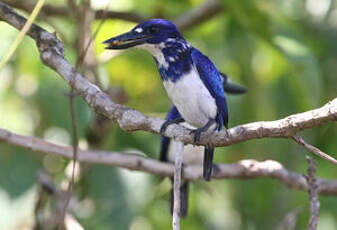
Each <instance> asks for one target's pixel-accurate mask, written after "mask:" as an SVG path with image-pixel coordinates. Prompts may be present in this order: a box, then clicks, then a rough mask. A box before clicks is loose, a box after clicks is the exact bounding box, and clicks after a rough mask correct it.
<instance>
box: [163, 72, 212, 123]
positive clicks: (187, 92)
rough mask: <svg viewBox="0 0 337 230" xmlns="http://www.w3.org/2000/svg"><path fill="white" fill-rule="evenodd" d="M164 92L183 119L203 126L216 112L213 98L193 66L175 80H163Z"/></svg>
mask: <svg viewBox="0 0 337 230" xmlns="http://www.w3.org/2000/svg"><path fill="white" fill-rule="evenodd" d="M164 87H165V89H166V92H167V94H168V96H169V98H170V99H171V101H172V102H173V104H174V105H175V106H176V107H177V109H178V111H179V113H180V114H181V115H182V117H183V118H184V119H185V121H186V122H187V123H189V124H191V125H193V126H195V127H197V128H200V127H203V126H204V125H206V123H207V122H208V121H209V120H210V119H214V118H215V117H216V114H217V106H216V103H215V99H214V98H213V97H212V95H211V94H210V93H209V91H208V90H207V88H206V86H205V85H204V84H203V82H202V81H201V79H200V77H199V74H198V71H197V70H196V69H195V68H192V70H191V71H190V72H189V73H188V74H185V75H184V76H183V77H181V78H180V79H179V80H177V81H176V82H174V83H173V82H172V81H170V80H168V81H164Z"/></svg>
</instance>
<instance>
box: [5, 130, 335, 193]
mask: <svg viewBox="0 0 337 230" xmlns="http://www.w3.org/2000/svg"><path fill="white" fill-rule="evenodd" d="M0 141H3V142H5V143H7V144H10V145H13V146H19V147H23V148H26V149H29V150H31V151H34V152H42V153H46V154H52V155H57V156H61V157H66V158H68V159H72V157H73V148H72V147H70V146H62V145H57V144H53V143H50V142H48V141H45V140H43V139H39V138H36V137H29V136H23V135H18V134H14V133H12V132H9V131H6V130H4V129H0ZM78 161H80V162H86V163H91V164H105V165H113V166H117V167H121V168H126V169H130V170H135V171H142V172H148V173H151V174H155V175H162V176H170V177H172V176H173V175H174V166H173V165H172V164H168V163H163V162H159V161H157V160H153V159H150V158H147V157H143V156H140V155H139V154H138V155H137V154H130V153H129V154H128V153H117V152H110V151H99V150H97V151H95V150H83V149H79V152H78ZM212 176H213V178H214V179H224V178H233V179H235V178H240V179H254V178H272V179H275V180H277V181H279V182H281V183H284V184H286V185H287V186H288V187H290V188H293V189H298V190H305V191H307V190H308V184H307V182H306V179H305V177H304V176H303V175H301V174H297V173H294V172H291V171H289V170H287V169H285V168H284V167H283V166H282V165H281V164H280V163H279V162H276V161H272V160H267V161H263V162H258V161H255V160H242V161H240V162H238V163H234V164H218V165H216V166H215V168H214V171H213V175H212ZM183 178H184V179H186V180H190V181H197V180H202V166H186V167H184V169H183ZM317 184H318V185H319V186H318V190H317V191H318V192H319V193H320V194H321V195H337V180H326V179H319V178H318V179H317Z"/></svg>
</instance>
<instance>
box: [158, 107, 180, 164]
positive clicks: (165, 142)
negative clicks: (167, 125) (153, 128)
mask: <svg viewBox="0 0 337 230" xmlns="http://www.w3.org/2000/svg"><path fill="white" fill-rule="evenodd" d="M177 118H181V115H180V113H179V112H178V110H177V108H176V107H175V106H173V107H172V108H171V110H170V111H169V112H168V113H167V115H166V120H167V121H170V120H174V119H177ZM170 141H171V140H170V138H167V137H164V136H161V137H160V156H159V160H160V161H163V162H167V154H168V152H167V151H168V148H169V145H170Z"/></svg>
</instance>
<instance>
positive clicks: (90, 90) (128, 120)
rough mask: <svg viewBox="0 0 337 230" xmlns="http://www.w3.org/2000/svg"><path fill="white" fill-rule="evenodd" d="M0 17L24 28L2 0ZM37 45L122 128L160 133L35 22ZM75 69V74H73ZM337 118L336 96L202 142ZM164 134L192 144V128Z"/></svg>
mask: <svg viewBox="0 0 337 230" xmlns="http://www.w3.org/2000/svg"><path fill="white" fill-rule="evenodd" d="M0 19H1V20H4V21H6V22H7V23H9V24H11V25H12V26H14V27H15V28H17V29H21V28H22V27H23V25H24V24H25V22H26V19H25V18H23V17H22V16H20V15H18V14H17V13H15V12H14V11H13V10H12V9H10V8H9V7H8V6H7V5H5V4H3V3H1V2H0ZM28 35H29V36H31V37H32V38H33V39H34V40H35V41H36V42H37V45H38V48H39V51H40V55H41V59H42V61H43V63H44V64H45V65H47V66H49V67H50V68H52V69H53V70H55V71H56V72H57V73H58V74H59V75H60V76H61V77H62V78H63V79H64V80H65V81H67V82H68V83H69V84H70V85H72V87H73V88H74V89H75V90H76V91H77V92H78V93H79V94H80V95H81V96H82V98H83V99H84V100H85V101H86V102H87V103H88V104H89V106H91V107H92V108H94V109H95V110H96V111H97V112H99V113H101V114H103V115H105V116H106V117H108V118H110V119H113V120H115V121H117V122H118V124H119V125H120V127H121V128H122V129H123V130H125V131H128V132H131V131H136V130H144V131H148V132H152V133H159V130H160V127H161V125H162V124H163V122H164V121H163V120H162V119H158V118H152V117H148V116H145V115H143V114H142V113H140V112H138V111H136V110H133V109H130V108H128V107H125V106H122V105H119V104H116V103H114V102H113V101H111V99H110V98H109V96H108V95H107V94H105V93H104V92H102V91H101V90H100V89H99V88H98V87H97V86H96V85H94V84H91V83H90V82H89V81H88V80H87V79H85V78H84V77H83V76H82V75H81V74H79V73H78V72H76V71H75V69H74V67H73V66H72V65H71V64H70V63H69V62H68V61H67V60H66V59H65V57H64V49H63V44H62V43H61V42H60V41H59V40H58V39H57V38H56V36H55V34H51V33H48V32H47V31H45V30H44V29H42V28H41V27H39V26H37V25H35V24H34V25H32V27H31V29H30V30H29V31H28ZM74 72H75V74H74ZM336 120H337V98H335V99H333V100H332V101H330V102H328V103H327V104H325V105H324V106H323V107H321V108H318V109H314V110H311V111H307V112H304V113H299V114H294V115H290V116H288V117H286V118H283V119H280V120H276V121H262V122H254V123H249V124H245V125H240V126H236V127H234V128H231V129H228V130H224V131H221V132H214V133H212V132H211V131H210V132H211V133H210V132H208V133H205V134H203V135H202V137H201V141H200V143H199V144H200V145H207V144H211V145H213V146H215V147H222V146H228V145H232V144H235V143H239V142H243V141H247V140H251V139H256V138H265V137H274V138H275V137H277V138H292V137H293V136H294V135H295V134H296V133H297V132H300V131H302V130H304V129H308V128H312V127H315V126H319V125H321V124H324V123H328V122H333V121H336ZM165 136H167V137H170V138H175V139H176V140H178V141H181V142H183V143H193V134H191V133H190V130H188V129H186V128H184V127H182V126H179V125H170V126H169V127H168V128H167V129H166V131H165Z"/></svg>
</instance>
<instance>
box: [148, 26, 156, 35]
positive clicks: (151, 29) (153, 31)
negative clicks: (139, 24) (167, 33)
mask: <svg viewBox="0 0 337 230" xmlns="http://www.w3.org/2000/svg"><path fill="white" fill-rule="evenodd" d="M158 30H159V28H158V27H156V26H150V27H149V28H148V29H147V31H148V32H149V33H151V34H154V33H156V32H157V31H158Z"/></svg>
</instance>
